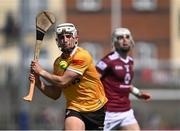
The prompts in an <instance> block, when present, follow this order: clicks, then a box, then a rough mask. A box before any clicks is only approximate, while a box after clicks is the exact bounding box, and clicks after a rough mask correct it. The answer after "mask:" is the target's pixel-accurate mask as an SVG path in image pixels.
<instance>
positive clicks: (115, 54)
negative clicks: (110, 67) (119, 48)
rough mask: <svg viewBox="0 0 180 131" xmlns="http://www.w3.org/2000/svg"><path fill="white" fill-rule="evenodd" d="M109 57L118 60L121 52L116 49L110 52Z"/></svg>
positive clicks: (111, 59)
mask: <svg viewBox="0 0 180 131" xmlns="http://www.w3.org/2000/svg"><path fill="white" fill-rule="evenodd" d="M107 59H109V60H110V61H113V60H117V59H119V54H118V53H117V52H116V51H113V52H110V53H109V54H108V55H107Z"/></svg>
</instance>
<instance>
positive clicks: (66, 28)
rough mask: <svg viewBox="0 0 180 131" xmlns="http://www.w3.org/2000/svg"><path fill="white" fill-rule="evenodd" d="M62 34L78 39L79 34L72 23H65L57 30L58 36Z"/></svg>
mask: <svg viewBox="0 0 180 131" xmlns="http://www.w3.org/2000/svg"><path fill="white" fill-rule="evenodd" d="M62 33H70V34H72V35H73V37H76V36H77V34H78V32H77V29H76V27H75V26H74V25H73V24H72V23H63V24H60V25H58V26H57V28H56V35H59V34H62Z"/></svg>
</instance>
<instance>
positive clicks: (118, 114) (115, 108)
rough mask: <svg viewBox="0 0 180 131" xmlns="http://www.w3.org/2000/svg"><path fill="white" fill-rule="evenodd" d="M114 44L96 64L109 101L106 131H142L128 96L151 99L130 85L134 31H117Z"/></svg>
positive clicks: (132, 72)
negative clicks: (130, 52)
mask: <svg viewBox="0 0 180 131" xmlns="http://www.w3.org/2000/svg"><path fill="white" fill-rule="evenodd" d="M112 43H113V48H114V50H113V51H112V52H110V53H109V54H107V55H106V56H105V57H104V58H102V59H101V60H100V61H99V62H98V63H97V65H96V68H97V71H98V72H99V73H100V75H101V81H102V83H103V85H104V88H105V93H106V96H107V98H108V102H107V104H106V116H105V122H104V130H106V131H107V130H117V129H120V130H140V127H139V124H138V122H137V120H136V118H135V116H134V112H133V109H132V108H131V101H130V99H129V94H130V93H132V94H134V95H135V96H136V97H137V98H139V99H144V100H146V101H147V100H149V99H150V98H151V96H150V94H149V93H145V92H143V91H140V90H139V89H138V88H136V87H134V86H133V85H132V84H131V82H132V79H133V76H134V70H133V64H134V61H133V58H132V57H130V56H129V55H128V53H129V51H130V50H131V49H132V47H133V46H134V40H133V38H132V35H131V32H130V31H129V30H128V29H127V28H117V29H115V30H114V32H113V34H112Z"/></svg>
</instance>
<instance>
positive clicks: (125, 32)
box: [112, 28, 135, 48]
mask: <svg viewBox="0 0 180 131" xmlns="http://www.w3.org/2000/svg"><path fill="white" fill-rule="evenodd" d="M120 36H129V39H130V42H131V48H132V47H133V46H134V45H135V43H134V40H133V37H132V35H131V32H130V31H129V30H128V29H127V28H116V29H115V30H114V32H113V34H112V43H113V45H114V43H116V42H117V41H118V37H120Z"/></svg>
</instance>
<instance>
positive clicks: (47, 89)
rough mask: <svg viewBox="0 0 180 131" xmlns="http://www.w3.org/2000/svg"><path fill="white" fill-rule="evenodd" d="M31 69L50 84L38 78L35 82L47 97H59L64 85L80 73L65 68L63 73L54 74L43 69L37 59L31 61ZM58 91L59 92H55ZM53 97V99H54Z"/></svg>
mask: <svg viewBox="0 0 180 131" xmlns="http://www.w3.org/2000/svg"><path fill="white" fill-rule="evenodd" d="M31 69H32V71H34V72H35V73H36V74H37V75H39V76H41V77H42V78H44V79H45V80H46V81H48V82H49V83H50V84H51V85H46V84H45V83H44V82H43V81H41V80H40V79H39V80H38V82H37V83H36V85H37V86H38V88H39V89H40V90H41V91H42V92H43V93H44V94H45V95H47V96H49V97H51V98H52V97H54V98H57V97H60V95H59V94H60V92H61V90H62V89H63V88H64V87H66V86H67V85H68V84H69V83H71V82H72V81H73V80H74V79H75V78H77V77H79V76H80V75H79V74H77V73H75V72H72V71H69V70H66V71H65V72H64V74H63V76H57V75H54V74H51V73H49V72H48V71H46V70H44V69H43V68H42V67H41V66H40V65H39V63H38V62H37V61H32V63H31ZM57 92H59V93H57ZM54 98H53V99H54Z"/></svg>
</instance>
